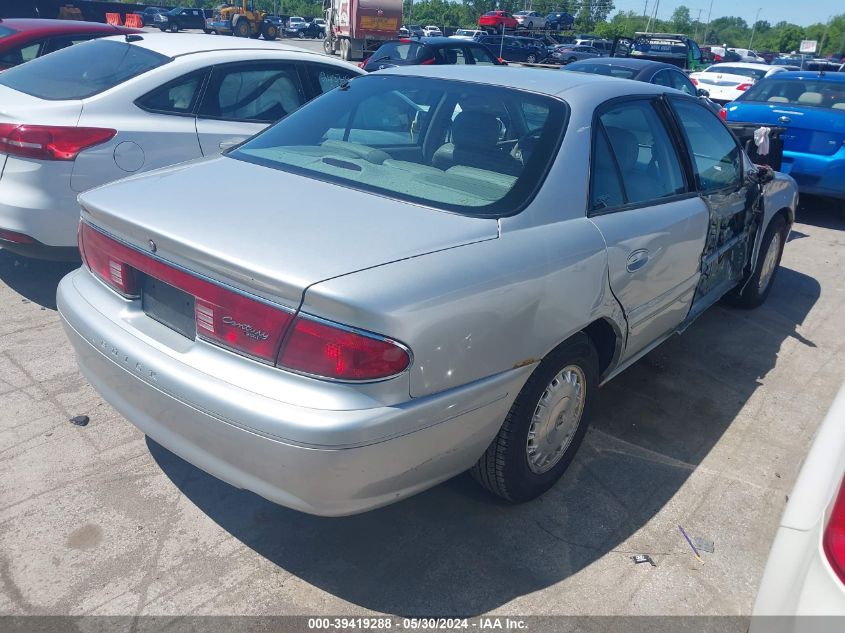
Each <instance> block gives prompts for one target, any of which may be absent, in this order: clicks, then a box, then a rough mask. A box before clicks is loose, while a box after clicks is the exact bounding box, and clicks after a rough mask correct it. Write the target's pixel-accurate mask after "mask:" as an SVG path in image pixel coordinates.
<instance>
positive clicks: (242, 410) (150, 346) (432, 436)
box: [57, 269, 531, 516]
mask: <svg viewBox="0 0 845 633" xmlns="http://www.w3.org/2000/svg"><path fill="white" fill-rule="evenodd" d="M98 293H110V291H109V290H107V289H106V288H105V287H102V285H101V284H99V282H97V281H96V280H94V279H93V277H92V276H91V274H90V273H88V272H87V271H86V270H84V269H80V270H78V271H75V272H73V273H71V274H70V275H68V276H67V277H65V278H64V279H63V280H62V282H61V284H60V285H59V289H58V293H57V303H58V307H59V312H60V314H61V316H62V319H63V322H64V326H65V331H66V333H67V336H68V338H69V339H70V341H71V343H72V344H73V347H74V350H75V352H76V355H77V360H78V362H79V366H80V368H81V370H82V372H83V374H84V375H85V376H86V377H87V378H88V380H89V381H90V382H91V384H92V385H93V386H94V387H95V388H96V389H97V390H98V391H99V392H100V393H101V394H102V396H103V398H104V399H105V400H107V401H108V402H109V403H111V404H112V405H113V406H114V407H115V409H117V410H118V411H119V412H120V413H121V414H123V415H124V416H125V417H126V418H127V419H128V420H129V421H131V422H132V423H133V424H134V425H135V426H137V427H138V428H139V429H140V430H141V431H142V432H144V433H145V434H147V435H149V436H150V437H151V438H153V439H154V440H155V441H156V442H158V443H159V444H161V445H163V446H164V447H166V448H167V449H169V450H170V451H172V452H174V453H176V454H177V455H179V456H180V457H182V458H183V459H185V460H187V461H188V462H190V463H192V464H194V465H195V466H197V467H199V468H201V469H202V470H204V471H206V472H208V473H210V474H211V475H214V476H215V477H218V478H219V479H222V480H224V481H226V482H228V483H230V484H232V485H233V486H236V487H238V488H245V489H247V490H251V491H252V492H255V493H257V494H259V495H261V496H262V497H264V498H266V499H269V500H270V501H273V502H275V503H279V504H281V505H284V506H287V507H290V508H294V509H297V510H301V511H303V512H308V513H311V514H318V515H325V516H338V515H347V514H354V513H358V512H363V511H366V510H369V509H371V508H375V507H378V506H382V505H386V504H388V503H392V502H394V501H397V500H399V499H401V498H403V497H407V496H409V495H412V494H415V493H417V492H420V491H422V490H424V489H426V488H429V487H431V486H433V485H435V484H437V483H439V482H441V481H444V480H446V479H448V478H450V477H452V476H453V475H456V474H458V473H460V472H462V471H464V470H466V469H467V468H469V467H470V466H471V465H472V464H473V463H474V462H475V461H476V460H477V459H478V457H479V456H480V455H481V454H482V453H483V452H484V450H485V449H486V448H487V446H488V445H489V443H490V441H491V440H492V439H493V437H494V436H495V434H496V433H497V432H498V429H499V427H500V426H501V424H502V421H503V420H504V417H505V415H506V413H507V410H508V408H509V407H510V405H511V403H512V401H513V399H514V398H515V397H516V394H517V393H518V391H519V389H520V388H521V387H522V384H523V383H524V381H525V380H526V379H527V375H528V373H530V370H531V368H521V369H518V370H511V371H508V372H504V373H503V374H498V375H496V376H493V377H491V378H487V379H484V380H481V381H478V382H476V383H472V384H471V385H465V386H463V387H460V388H457V389H453V390H450V391H447V392H443V393H441V394H437V395H435V396H431V397H426V398H419V399H413V400H409V401H407V402H404V403H401V404H398V405H394V406H373V407H371V408H366V409H347V408H340V407H337V408H322V409H317V408H310V407H308V406H303V405H302V404H301V403H300V404H291V403H290V402H283V401H281V400H270V399H268V398H266V397H263V396H262V395H261V394H258V393H255V391H250V390H248V389H244V388H242V387H239V386H238V385H236V384H233V383H234V379H231V380H230V375H229V374H227V373H222V372H219V373H218V372H215V373H218V375H221V378H218V377H217V376H216V375H212V374H210V373H208V372H214V371H215V367H214V365H213V363H209V364H206V365H204V366H203V368H202V369H199V368H197V367H194V366H192V365H191V364H189V363H187V362H182V361H181V360H180V359H179V356H185V357H187V356H188V352H185V351H184V350H183V351H182V353H178V350H177V353H165V351H164V350H163V349H162V346H161V345H156V344H155V343H153V342H151V339H150V337H149V336H147V335H145V333H144V332H142V331H141V330H139V329H136V327H133V324H135V325H143V323H139V321H138V319H139V318H141V319H144V318H146V317H138V316H136V315H133V314H132V310H131V309H130V308H129V307H128V303H129V302H123V307H122V308H121V307H119V306H118V307H117V308H116V309H114V310H112V309H109V310H103V309H102V305H103V302H102V301H100V300H99V299H98V297H97V296H96V295H97V294H98ZM89 299H91V300H90V301H89ZM110 299H113V300H115V301H122V300H117V299H116V296H115V297H111V298H110ZM113 303H114V301H111V302H110V303H109V305H111V304H113ZM149 321H151V324H147V325H144V327H145V328H146V329H147V332H151V331H154V328H163V327H164V326H159V324H157V323H155V322H152V320H149ZM170 335H171V336H173V335H175V333H172V332H171V333H170ZM184 340H185V341H187V339H184ZM185 345H186V346H190V345H193V342H188V343H185ZM171 351H172V350H171ZM215 353H217V352H216V351H215ZM255 364H256V365H257V363H255ZM239 369H241V368H237V367H236V368H235V369H234V370H233V371H232V372H231V374H232V375H235V374H237V373H238V370H239ZM266 369H271V368H266ZM262 371H263V370H262ZM272 371H273V372H274V374H275V375H276V376H277V379H274V380H277V383H278V384H277V393H278V394H280V396H279V397H284V396H285V395H287V393H286V391H289V390H290V388H291V384H289V383H290V381H291V380H292V379H291V377H290V375H289V374H287V373H286V372H282V371H279V370H272ZM240 373H243V372H242V371H241V372H240ZM223 377H225V379H224V378H223ZM314 382H317V383H320V381H314ZM321 384H322V383H321ZM318 387H320V385H318ZM336 388H337V387H336V385H332V384H330V383H326V384H325V389H326V390H331V389H336ZM315 400H318V401H320V402H331V401H332V400H333V396H329V397H324V398H322V399H320V398H317V397H315ZM356 437H362V438H369V439H366V440H363V441H362V442H359V443H355V442H353V441H352V440H353V439H354V438H356ZM292 438H293V439H292ZM304 440H307V442H306V441H304Z"/></svg>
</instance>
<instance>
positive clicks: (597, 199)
mask: <svg viewBox="0 0 845 633" xmlns="http://www.w3.org/2000/svg"><path fill="white" fill-rule="evenodd" d="M623 204H625V194H624V193H623V191H622V182H621V181H620V180H619V170H618V169H617V167H616V163H615V162H614V158H613V154H612V152H611V149H610V145H609V143H608V140H607V134H606V133H605V131H604V128H603V127H602V126H601V125H600V126H599V127H598V130H597V131H596V135H595V139H594V141H593V161H592V164H591V166H590V210H591V211H602V210H604V209H611V208H613V207H618V206H621V205H623Z"/></svg>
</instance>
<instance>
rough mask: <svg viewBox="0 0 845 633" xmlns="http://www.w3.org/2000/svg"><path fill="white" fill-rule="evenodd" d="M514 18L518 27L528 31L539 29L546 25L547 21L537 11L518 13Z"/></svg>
mask: <svg viewBox="0 0 845 633" xmlns="http://www.w3.org/2000/svg"><path fill="white" fill-rule="evenodd" d="M513 17H514V19H515V20H516V23H517V26H518V27H519V26H521V27H523V28H526V29H539V28H542V27H543V26H545V24H546V19H545V18H544V17H543V16H542V15H540V14H539V13H537V12H536V11H517V12H516V13H514V14H513Z"/></svg>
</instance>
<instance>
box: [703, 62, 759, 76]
mask: <svg viewBox="0 0 845 633" xmlns="http://www.w3.org/2000/svg"><path fill="white" fill-rule="evenodd" d="M704 72H707V73H720V74H722V75H740V76H742V77H748V78H750V79H762V78H763V77H765V76H766V73H767V72H769V69H768V68H743V67H742V66H723V65H722V64H717V65H716V66H710V67H709V68H708V69H707V70H705V71H704Z"/></svg>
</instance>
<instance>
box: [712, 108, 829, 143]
mask: <svg viewBox="0 0 845 633" xmlns="http://www.w3.org/2000/svg"><path fill="white" fill-rule="evenodd" d="M727 115H728V121H729V122H732V121H744V122H748V123H759V124H760V125H776V126H780V127H784V128H786V133H785V134H784V135H783V149H784V151H786V152H800V153H806V154H820V155H824V156H830V155H832V154H835V153H836V152H837V151H838V150H839V148H840V147H842V145H843V144H845V111H839V110H834V109H832V108H802V107H801V106H795V105H792V104H789V103H756V102H746V101H741V102H738V103H734V104H731V105H729V106H728V108H727Z"/></svg>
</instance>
